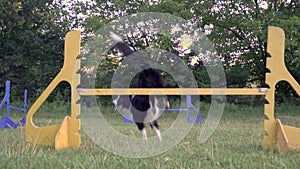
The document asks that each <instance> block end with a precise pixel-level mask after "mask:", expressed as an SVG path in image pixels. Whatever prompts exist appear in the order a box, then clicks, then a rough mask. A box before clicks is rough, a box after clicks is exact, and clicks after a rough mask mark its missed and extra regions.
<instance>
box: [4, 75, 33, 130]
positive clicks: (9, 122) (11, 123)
mask: <svg viewBox="0 0 300 169" xmlns="http://www.w3.org/2000/svg"><path fill="white" fill-rule="evenodd" d="M4 104H6V113H5V117H3V118H2V119H0V129H4V128H17V127H19V126H24V125H25V123H26V113H27V109H28V106H27V90H26V89H25V91H24V104H23V107H22V108H20V107H16V106H12V105H10V81H9V80H7V81H6V83H5V95H4V98H3V100H2V101H1V104H0V110H1V109H2V107H3V105H4ZM10 109H14V110H17V111H23V117H22V119H21V120H20V121H18V122H17V123H15V122H14V121H13V120H12V119H11V118H10V117H9V115H10V112H9V110H10Z"/></svg>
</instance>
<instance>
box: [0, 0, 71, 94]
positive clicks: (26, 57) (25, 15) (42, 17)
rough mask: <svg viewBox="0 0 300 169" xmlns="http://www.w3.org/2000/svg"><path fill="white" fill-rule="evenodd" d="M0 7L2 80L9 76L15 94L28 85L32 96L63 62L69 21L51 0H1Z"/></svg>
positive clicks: (49, 80) (45, 84) (0, 64)
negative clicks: (64, 38)
mask: <svg viewBox="0 0 300 169" xmlns="http://www.w3.org/2000/svg"><path fill="white" fill-rule="evenodd" d="M0 8H1V9H2V10H1V11H0V36H1V38H0V51H1V53H0V60H1V62H0V78H1V80H0V81H1V84H5V80H11V81H12V83H13V86H14V88H15V90H13V92H15V94H16V95H17V96H19V97H20V96H22V93H23V89H24V88H27V89H28V91H29V96H30V98H33V99H34V97H35V96H38V95H39V94H40V93H41V92H42V91H43V89H45V88H46V87H47V85H48V84H49V83H50V82H51V80H52V79H53V78H54V77H55V75H56V74H57V73H58V71H59V70H60V68H61V67H62V65H63V49H64V41H63V37H64V36H65V34H66V33H67V31H68V30H69V29H70V27H69V21H67V20H66V19H64V18H63V16H64V15H65V13H64V12H63V11H61V9H60V8H57V7H56V6H54V5H52V1H51V0H24V1H10V0H2V1H1V2H0ZM1 90H3V85H2V86H1Z"/></svg>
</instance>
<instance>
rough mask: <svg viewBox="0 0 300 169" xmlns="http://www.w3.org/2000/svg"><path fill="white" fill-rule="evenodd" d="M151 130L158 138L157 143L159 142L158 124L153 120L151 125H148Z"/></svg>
mask: <svg viewBox="0 0 300 169" xmlns="http://www.w3.org/2000/svg"><path fill="white" fill-rule="evenodd" d="M150 126H151V128H152V129H153V130H154V132H155V134H156V136H157V137H158V139H159V141H161V134H160V131H159V127H158V123H157V121H156V120H154V121H153V122H152V123H150Z"/></svg>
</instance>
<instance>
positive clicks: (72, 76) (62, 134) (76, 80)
mask: <svg viewBox="0 0 300 169" xmlns="http://www.w3.org/2000/svg"><path fill="white" fill-rule="evenodd" d="M284 41H285V35H284V31H283V30H282V29H280V28H277V27H268V46H267V51H268V53H270V55H271V57H268V58H267V61H266V62H267V63H266V65H267V66H266V67H267V69H269V71H270V73H266V79H265V80H266V84H267V85H268V89H267V90H265V89H259V88H252V89H249V88H163V89H162V88H161V89H157V88H156V89H153V88H151V89H149V88H148V89H141V88H138V89H134V88H131V89H116V88H114V89H80V90H78V89H77V86H79V84H80V75H79V74H76V72H77V71H78V70H79V69H80V60H79V61H77V57H78V55H79V54H80V31H71V32H69V33H67V35H66V38H65V49H64V51H65V53H64V65H63V68H62V69H61V71H60V72H59V73H58V75H57V76H56V77H55V79H54V80H53V81H52V82H51V83H50V84H49V86H48V87H47V88H46V89H45V91H44V92H43V93H42V94H41V96H40V97H39V98H38V99H37V100H36V102H35V103H34V104H33V105H32V107H31V108H30V109H29V111H28V113H27V123H26V141H27V142H29V143H32V144H35V145H44V146H54V147H55V149H63V148H68V147H77V146H79V145H80V142H81V141H80V134H79V133H78V131H79V130H80V121H79V119H78V115H79V114H80V104H76V101H77V100H79V99H80V96H83V95H103V96H104V95H116V94H117V95H136V94H138V95H151V94H153V93H157V92H160V93H161V94H164V95H265V99H266V101H267V103H265V106H264V114H265V115H266V117H267V119H265V121H264V130H265V133H266V134H265V136H264V138H263V147H264V149H269V150H273V149H277V150H279V151H284V152H286V151H289V150H300V128H295V127H290V126H285V125H282V124H281V123H280V120H276V119H275V117H274V107H275V86H276V84H277V83H278V82H280V81H287V82H288V83H290V84H291V86H292V87H293V88H294V89H295V91H296V92H297V93H298V95H300V86H299V84H298V83H297V81H296V80H295V79H294V78H293V77H292V76H291V74H290V73H289V72H288V70H287V69H286V66H285V64H284ZM62 81H66V82H68V83H69V84H70V86H71V116H66V117H65V118H64V120H63V122H62V124H60V125H52V126H43V127H37V126H36V125H35V124H34V123H33V116H34V114H35V113H36V112H37V110H38V109H39V107H40V106H41V105H42V104H43V102H44V101H45V100H46V99H47V97H49V95H50V94H51V92H52V91H53V90H54V88H55V87H56V86H57V85H58V84H59V83H60V82H62Z"/></svg>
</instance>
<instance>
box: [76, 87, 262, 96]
mask: <svg viewBox="0 0 300 169" xmlns="http://www.w3.org/2000/svg"><path fill="white" fill-rule="evenodd" d="M77 91H78V92H79V95H85V96H87V95H265V94H266V92H267V89H266V88H252V89H250V88H155V89H154V88H130V89H127V88H114V89H83V88H78V89H77Z"/></svg>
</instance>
